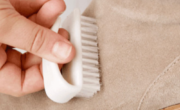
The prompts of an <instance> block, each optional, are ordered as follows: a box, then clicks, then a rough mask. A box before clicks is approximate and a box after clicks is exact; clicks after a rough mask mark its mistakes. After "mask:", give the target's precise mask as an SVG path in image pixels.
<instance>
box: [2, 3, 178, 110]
mask: <svg viewBox="0 0 180 110" xmlns="http://www.w3.org/2000/svg"><path fill="white" fill-rule="evenodd" d="M179 3H180V2H179V0H163V1H162V0H151V1H147V0H94V1H93V2H92V3H91V5H90V6H89V7H88V9H87V10H86V12H85V13H84V15H86V16H90V17H94V18H96V19H97V24H98V26H99V32H98V39H99V41H98V43H99V48H100V53H99V54H100V64H101V81H102V88H101V91H100V92H99V93H98V94H96V95H95V96H94V97H93V98H90V99H78V98H75V99H73V100H71V101H70V102H68V103H66V104H57V103H54V102H52V101H50V100H49V99H48V98H47V96H46V95H45V93H44V91H41V92H38V93H35V94H30V95H28V96H24V97H21V98H14V97H11V96H7V95H3V94H1V95H0V109H2V110H32V109H33V110H51V109H52V110H61V109H62V110H74V109H75V110H157V109H162V108H165V107H167V106H170V105H174V104H177V103H180V100H179V99H180V80H179V78H180V77H179V76H180V72H179V71H180V69H179V67H180V63H179V62H178V61H177V59H178V58H177V57H178V56H179V55H180V31H179V30H180V26H179V23H180V13H179V9H180V5H179ZM175 59H176V60H175ZM174 60H175V61H174ZM174 62H176V63H175V64H174ZM172 65H173V66H172ZM168 68H170V69H168ZM167 69H168V72H166V73H165V74H164V72H165V71H167Z"/></svg>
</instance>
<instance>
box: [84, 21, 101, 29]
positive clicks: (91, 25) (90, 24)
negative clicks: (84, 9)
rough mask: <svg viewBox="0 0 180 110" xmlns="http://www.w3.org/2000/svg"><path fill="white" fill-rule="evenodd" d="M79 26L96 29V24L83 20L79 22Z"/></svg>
mask: <svg viewBox="0 0 180 110" xmlns="http://www.w3.org/2000/svg"><path fill="white" fill-rule="evenodd" d="M81 26H85V27H91V28H93V29H96V30H97V29H98V27H97V25H95V24H92V23H88V22H85V21H82V22H81Z"/></svg>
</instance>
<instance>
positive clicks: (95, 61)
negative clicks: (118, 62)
mask: <svg viewBox="0 0 180 110" xmlns="http://www.w3.org/2000/svg"><path fill="white" fill-rule="evenodd" d="M82 61H83V62H86V63H92V64H97V65H98V64H99V62H98V61H97V60H93V59H87V58H83V59H82Z"/></svg>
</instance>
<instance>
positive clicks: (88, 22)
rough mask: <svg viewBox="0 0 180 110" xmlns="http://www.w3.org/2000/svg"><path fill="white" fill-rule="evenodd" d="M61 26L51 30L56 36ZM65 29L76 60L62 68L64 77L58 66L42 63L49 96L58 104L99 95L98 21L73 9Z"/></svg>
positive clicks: (63, 24) (57, 22)
mask: <svg viewBox="0 0 180 110" xmlns="http://www.w3.org/2000/svg"><path fill="white" fill-rule="evenodd" d="M65 1H66V0H65ZM71 2H72V1H69V2H68V3H71ZM66 4H67V3H66ZM67 6H68V5H67ZM71 9H72V8H71ZM60 23H61V19H60V18H58V19H57V21H56V23H55V24H54V26H53V27H52V30H53V31H54V32H58V29H59V25H60ZM62 28H65V29H66V30H67V31H68V32H69V34H70V42H71V43H72V44H73V45H74V47H75V49H76V56H75V58H74V59H73V60H72V61H71V62H70V63H69V64H66V65H65V66H64V67H63V68H62V73H61V72H60V70H59V67H58V64H56V63H53V62H50V61H47V60H45V59H43V77H44V86H45V91H46V94H47V96H48V97H49V98H50V99H51V100H53V101H55V102H57V103H65V102H68V101H69V100H70V99H72V98H73V97H86V98H89V97H92V96H93V95H94V94H95V93H97V92H98V91H100V81H99V77H100V75H99V62H98V59H99V55H98V43H97V30H98V27H97V25H96V20H95V19H94V18H90V17H85V16H81V13H80V10H79V9H74V10H73V11H71V14H69V15H68V16H66V18H65V20H64V22H63V23H62Z"/></svg>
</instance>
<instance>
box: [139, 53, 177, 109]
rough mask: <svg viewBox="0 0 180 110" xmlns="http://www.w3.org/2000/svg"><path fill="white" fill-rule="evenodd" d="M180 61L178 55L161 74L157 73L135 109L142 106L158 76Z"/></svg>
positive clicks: (158, 78)
mask: <svg viewBox="0 0 180 110" xmlns="http://www.w3.org/2000/svg"><path fill="white" fill-rule="evenodd" d="M179 61H180V56H178V57H177V58H176V59H175V60H174V61H173V62H172V63H171V64H170V65H169V66H167V67H166V69H165V70H164V72H162V73H161V74H159V75H158V76H157V77H156V79H155V80H154V81H153V82H152V83H151V84H150V86H149V87H148V88H147V89H146V91H145V93H144V95H143V96H142V98H141V100H140V102H139V105H138V108H137V110H140V109H141V107H142V104H143V103H144V100H145V98H146V97H147V94H148V93H149V91H150V90H151V89H152V87H153V86H154V85H155V84H156V83H157V82H158V81H159V80H160V78H161V77H162V76H164V75H165V74H166V73H168V72H169V70H170V69H172V68H173V67H174V66H175V65H176V64H177V63H178V62H179Z"/></svg>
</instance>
